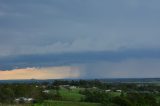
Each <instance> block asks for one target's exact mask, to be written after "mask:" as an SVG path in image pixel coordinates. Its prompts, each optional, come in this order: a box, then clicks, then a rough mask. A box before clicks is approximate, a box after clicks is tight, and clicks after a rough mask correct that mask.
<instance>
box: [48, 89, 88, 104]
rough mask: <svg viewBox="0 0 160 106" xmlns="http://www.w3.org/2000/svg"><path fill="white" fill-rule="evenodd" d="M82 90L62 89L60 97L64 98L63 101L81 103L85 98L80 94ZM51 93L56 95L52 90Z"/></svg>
mask: <svg viewBox="0 0 160 106" xmlns="http://www.w3.org/2000/svg"><path fill="white" fill-rule="evenodd" d="M80 90H81V89H80V88H76V89H72V90H68V89H66V88H63V87H61V88H60V90H59V93H60V95H61V96H62V100H63V101H80V100H81V99H82V98H84V97H85V96H84V95H82V94H80V93H79V91H80ZM51 93H55V91H54V90H51Z"/></svg>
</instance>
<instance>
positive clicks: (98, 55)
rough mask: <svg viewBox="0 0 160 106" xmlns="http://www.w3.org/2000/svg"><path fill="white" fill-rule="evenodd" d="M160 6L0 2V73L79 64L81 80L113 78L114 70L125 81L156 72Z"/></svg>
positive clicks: (122, 0)
mask: <svg viewBox="0 0 160 106" xmlns="http://www.w3.org/2000/svg"><path fill="white" fill-rule="evenodd" d="M159 3H160V1H159V0H152V1H150V0H110V1H106V0H100V1H97V0H34V1H33V0H14V1H13V0H0V69H1V70H9V69H14V68H25V67H48V66H63V65H78V66H80V67H82V68H83V70H82V71H81V72H82V73H84V76H82V77H87V76H86V75H87V74H88V73H89V74H90V77H96V75H97V77H104V76H103V75H105V73H107V72H108V73H110V74H108V76H109V75H110V76H111V77H112V76H113V77H117V76H118V74H116V75H115V74H113V73H114V72H117V69H115V68H114V67H118V68H119V70H120V71H119V72H117V73H124V77H126V76H129V77H132V76H138V75H139V76H144V77H145V76H148V74H150V72H151V71H150V70H152V69H153V70H155V71H154V73H159V72H158V70H159V69H160V67H158V66H159V58H160V55H159V54H160V42H159V40H160V36H159V35H160V30H159V27H160V14H159V10H160V7H159ZM155 59H157V60H155ZM136 63H140V64H141V65H140V66H139V65H138V64H136ZM149 63H150V65H148V64H149ZM156 63H158V64H156ZM101 64H102V65H101ZM124 64H126V65H128V67H126V68H124V67H125V65H124ZM154 64H155V65H154ZM106 66H107V67H109V66H111V67H110V68H107V67H106ZM145 66H146V68H143V67H145ZM149 66H150V67H151V68H149ZM129 67H131V68H129ZM134 67H135V68H134ZM91 70H92V71H91ZM99 70H101V71H99ZM114 70H116V71H114ZM123 70H124V71H123ZM127 70H128V71H127ZM134 70H138V71H140V70H143V71H141V72H142V73H144V74H143V75H142V73H141V72H138V71H136V72H135V73H133V72H134ZM145 70H146V71H145ZM91 73H92V74H91ZM125 73H128V74H125ZM129 73H130V74H129ZM125 75H126V76H125ZM119 76H121V77H123V75H119ZM152 76H155V74H153V75H152ZM150 77H151V76H150Z"/></svg>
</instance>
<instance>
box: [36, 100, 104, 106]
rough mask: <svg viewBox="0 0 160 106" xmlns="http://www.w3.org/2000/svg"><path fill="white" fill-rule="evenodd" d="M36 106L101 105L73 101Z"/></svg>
mask: <svg viewBox="0 0 160 106" xmlns="http://www.w3.org/2000/svg"><path fill="white" fill-rule="evenodd" d="M34 106H101V104H99V103H86V102H72V101H45V102H44V103H42V104H35V105H34Z"/></svg>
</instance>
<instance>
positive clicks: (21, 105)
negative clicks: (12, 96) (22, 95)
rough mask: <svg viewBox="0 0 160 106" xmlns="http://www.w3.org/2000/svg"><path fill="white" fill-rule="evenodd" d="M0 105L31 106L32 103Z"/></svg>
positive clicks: (1, 105)
mask: <svg viewBox="0 0 160 106" xmlns="http://www.w3.org/2000/svg"><path fill="white" fill-rule="evenodd" d="M0 106H33V105H32V104H0Z"/></svg>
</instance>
